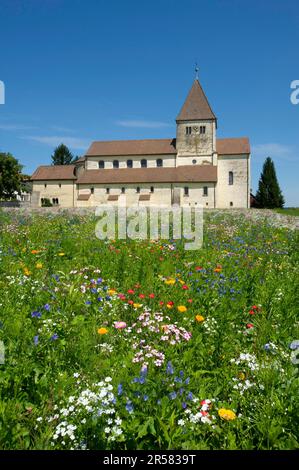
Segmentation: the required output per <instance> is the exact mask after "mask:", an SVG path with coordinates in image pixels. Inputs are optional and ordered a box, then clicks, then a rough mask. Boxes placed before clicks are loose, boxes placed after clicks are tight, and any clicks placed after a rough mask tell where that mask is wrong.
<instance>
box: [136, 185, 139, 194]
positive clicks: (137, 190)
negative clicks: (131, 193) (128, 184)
mask: <svg viewBox="0 0 299 470" xmlns="http://www.w3.org/2000/svg"><path fill="white" fill-rule="evenodd" d="M136 193H138V194H139V193H140V188H139V186H137V188H136Z"/></svg>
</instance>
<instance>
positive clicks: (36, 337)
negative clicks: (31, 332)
mask: <svg viewBox="0 0 299 470" xmlns="http://www.w3.org/2000/svg"><path fill="white" fill-rule="evenodd" d="M33 342H34V345H35V346H37V345H38V335H36V336H34V338H33Z"/></svg>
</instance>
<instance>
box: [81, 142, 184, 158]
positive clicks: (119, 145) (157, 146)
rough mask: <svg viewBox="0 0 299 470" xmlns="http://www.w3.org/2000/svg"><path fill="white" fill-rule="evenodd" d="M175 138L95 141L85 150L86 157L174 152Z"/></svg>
mask: <svg viewBox="0 0 299 470" xmlns="http://www.w3.org/2000/svg"><path fill="white" fill-rule="evenodd" d="M175 153H176V149H175V139H146V140H112V141H96V142H93V143H92V144H91V146H90V147H89V149H88V150H87V152H86V156H87V157H92V156H105V157H109V156H114V155H115V156H116V155H127V156H129V155H166V154H175Z"/></svg>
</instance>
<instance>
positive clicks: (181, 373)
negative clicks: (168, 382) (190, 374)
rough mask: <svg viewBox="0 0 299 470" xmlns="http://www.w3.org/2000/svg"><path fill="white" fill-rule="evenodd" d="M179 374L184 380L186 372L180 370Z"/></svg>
mask: <svg viewBox="0 0 299 470" xmlns="http://www.w3.org/2000/svg"><path fill="white" fill-rule="evenodd" d="M179 374H180V377H182V378H183V377H184V371H183V370H180V372H179Z"/></svg>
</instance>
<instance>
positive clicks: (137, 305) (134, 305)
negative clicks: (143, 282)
mask: <svg viewBox="0 0 299 470" xmlns="http://www.w3.org/2000/svg"><path fill="white" fill-rule="evenodd" d="M133 307H134V308H140V307H142V304H133Z"/></svg>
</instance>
